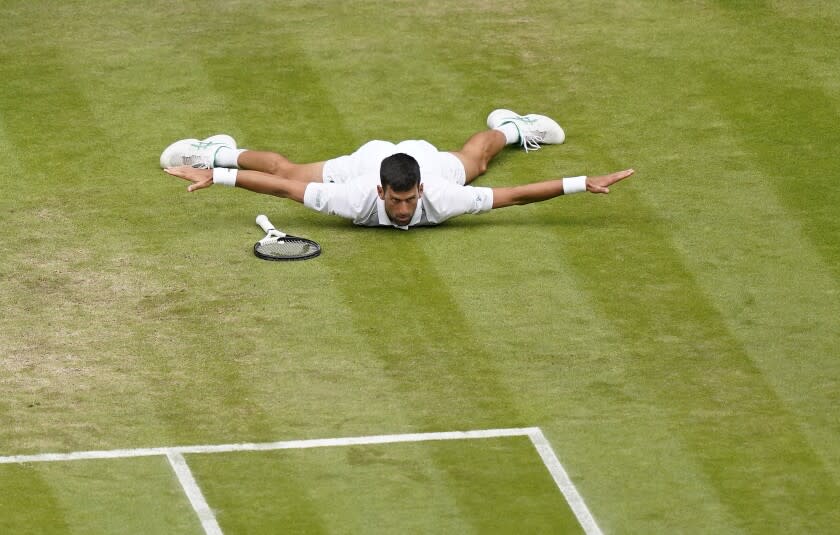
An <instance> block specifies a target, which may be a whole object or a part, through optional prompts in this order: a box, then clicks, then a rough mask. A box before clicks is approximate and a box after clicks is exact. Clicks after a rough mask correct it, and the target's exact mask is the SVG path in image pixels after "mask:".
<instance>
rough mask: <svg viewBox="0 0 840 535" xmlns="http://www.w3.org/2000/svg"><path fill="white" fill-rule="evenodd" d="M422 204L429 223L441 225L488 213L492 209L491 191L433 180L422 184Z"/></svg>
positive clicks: (489, 189)
mask: <svg viewBox="0 0 840 535" xmlns="http://www.w3.org/2000/svg"><path fill="white" fill-rule="evenodd" d="M423 204H424V207H425V209H426V214H427V217H428V218H429V222H430V223H433V224H434V223H442V222H443V221H446V220H447V219H450V218H452V217H456V216H459V215H463V214H481V213H484V212H489V211H490V210H491V209H492V208H493V190H492V188H482V187H476V186H461V185H458V184H453V183H451V182H446V181H443V180H440V181H438V180H434V181H431V182H428V183H424V186H423Z"/></svg>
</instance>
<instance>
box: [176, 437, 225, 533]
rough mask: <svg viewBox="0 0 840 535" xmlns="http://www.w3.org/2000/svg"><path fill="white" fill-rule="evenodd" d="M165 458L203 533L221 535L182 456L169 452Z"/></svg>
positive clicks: (220, 530)
mask: <svg viewBox="0 0 840 535" xmlns="http://www.w3.org/2000/svg"><path fill="white" fill-rule="evenodd" d="M166 458H167V459H168V460H169V464H170V465H172V470H174V471H175V475H176V476H178V481H180V482H181V487H183V488H184V492H185V493H186V494H187V498H189V500H190V504H192V507H193V510H194V511H195V514H197V515H198V519H199V520H200V521H201V526H202V527H203V528H204V533H206V534H207V535H223V534H222V528H221V527H219V523H218V522H217V521H216V515H214V514H213V510H212V509H210V506H209V505H208V504H207V500H205V499H204V494H202V493H201V489H200V488H198V483H196V482H195V478H194V477H193V475H192V471H191V470H190V467H189V466H188V465H187V461H186V460H185V459H184V456H183V455H181V454H180V453H176V452H170V453H167V454H166Z"/></svg>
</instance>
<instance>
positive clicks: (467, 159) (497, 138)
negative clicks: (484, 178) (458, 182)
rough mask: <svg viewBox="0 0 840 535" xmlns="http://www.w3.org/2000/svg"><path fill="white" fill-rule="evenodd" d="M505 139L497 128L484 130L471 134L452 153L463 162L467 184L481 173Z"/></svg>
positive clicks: (504, 142) (497, 152) (503, 144)
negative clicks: (461, 145) (459, 148)
mask: <svg viewBox="0 0 840 535" xmlns="http://www.w3.org/2000/svg"><path fill="white" fill-rule="evenodd" d="M506 144H507V141H506V139H505V135H504V134H503V133H501V132H499V131H498V130H484V131H483V132H478V133H477V134H473V135H472V136H471V137H470V138H469V139H468V140H467V141H466V143H464V146H463V147H461V150H459V151H455V152H453V153H452V154H454V155H455V156H456V157H457V158H458V159H459V160H461V163H463V164H464V171H465V172H466V175H467V184H469V183H470V182H472V181H473V180H475V179H476V178H478V177H479V176H481V175H483V174H484V172H485V171H487V166H488V165H489V164H490V160H492V159H493V158H494V157H495V156H496V155H497V154H499V152H501V150H502V149H503V148H505V145H506Z"/></svg>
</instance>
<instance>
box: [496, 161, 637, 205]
mask: <svg viewBox="0 0 840 535" xmlns="http://www.w3.org/2000/svg"><path fill="white" fill-rule="evenodd" d="M634 172H635V171H634V170H633V169H626V170H624V171H618V172H616V173H611V174H609V175H602V176H590V177H586V191H588V192H590V193H609V192H610V186H612V185H613V184H615V183H616V182H618V181H619V180H624V179H625V178H627V177H629V176H630V175H632V174H633V173H634ZM563 193H564V191H563V180H562V179H557V180H546V181H544V182H534V183H532V184H523V185H521V186H511V187H507V188H493V208H504V207H506V206H514V205H518V204H529V203H532V202H540V201H546V200H548V199H553V198H554V197H559V196H560V195H563Z"/></svg>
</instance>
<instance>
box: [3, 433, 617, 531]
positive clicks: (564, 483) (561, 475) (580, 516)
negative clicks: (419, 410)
mask: <svg viewBox="0 0 840 535" xmlns="http://www.w3.org/2000/svg"><path fill="white" fill-rule="evenodd" d="M516 436H527V437H528V438H529V439H530V440H531V443H532V444H533V445H534V447H535V448H536V450H537V453H539V456H540V459H542V461H543V464H544V465H545V467H546V468H547V469H548V471H549V473H551V477H552V478H553V479H554V483H555V484H556V485H557V488H558V489H559V490H560V492H561V493H562V494H563V496H564V497H565V498H566V501H567V502H568V503H569V506H570V507H571V509H572V512H573V513H574V515H575V517H576V518H577V520H578V522H579V523H580V525H581V527H582V528H583V530H584V531H585V532H586V534H587V535H602V532H601V529H600V528H599V527H598V524H597V523H596V522H595V519H594V517H593V516H592V513H591V512H590V511H589V509H588V508H587V506H586V504H585V503H584V501H583V498H582V497H581V495H580V493H578V491H577V489H576V488H575V486H574V484H573V483H572V481H571V479H570V478H569V475H568V474H567V473H566V470H565V469H564V468H563V465H562V464H560V460H559V459H558V458H557V455H556V454H555V453H554V450H553V449H552V447H551V444H550V443H549V442H548V439H546V437H545V435H544V434H543V432H542V430H541V429H540V428H539V427H522V428H510V429H479V430H475V431H446V432H440V433H407V434H398V435H371V436H361V437H344V438H319V439H310V440H286V441H282V442H265V443H244V444H219V445H204V446H172V447H160V448H136V449H122V450H100V451H77V452H72V453H41V454H36V455H9V456H5V457H0V464H19V463H36V462H60V461H79V460H85V459H124V458H129V457H151V456H157V455H164V456H166V458H167V459H168V460H169V463H170V465H172V469H173V470H175V474H176V475H177V476H178V481H180V483H181V486H182V487H183V489H184V492H185V493H186V494H187V497H188V498H189V500H190V503H191V504H192V506H193V509H194V510H195V512H196V514H197V515H198V517H199V519H200V520H201V523H202V526H203V527H204V529H205V532H206V533H208V534H213V535H216V534H221V533H222V531H221V529H220V528H219V525H218V523H217V522H216V519H215V517H214V516H213V511H212V509H210V507H209V505H208V504H207V501H206V500H205V499H204V496H203V495H202V494H201V489H199V487H198V485H197V484H196V482H195V479H194V478H193V476H192V472H190V469H189V466H188V465H187V462H186V460H185V459H184V457H183V456H184V455H186V454H196V453H226V452H240V451H275V450H287V449H306V448H326V447H336V446H361V445H371V444H394V443H400V442H428V441H436V440H471V439H480V438H500V437H516Z"/></svg>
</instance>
